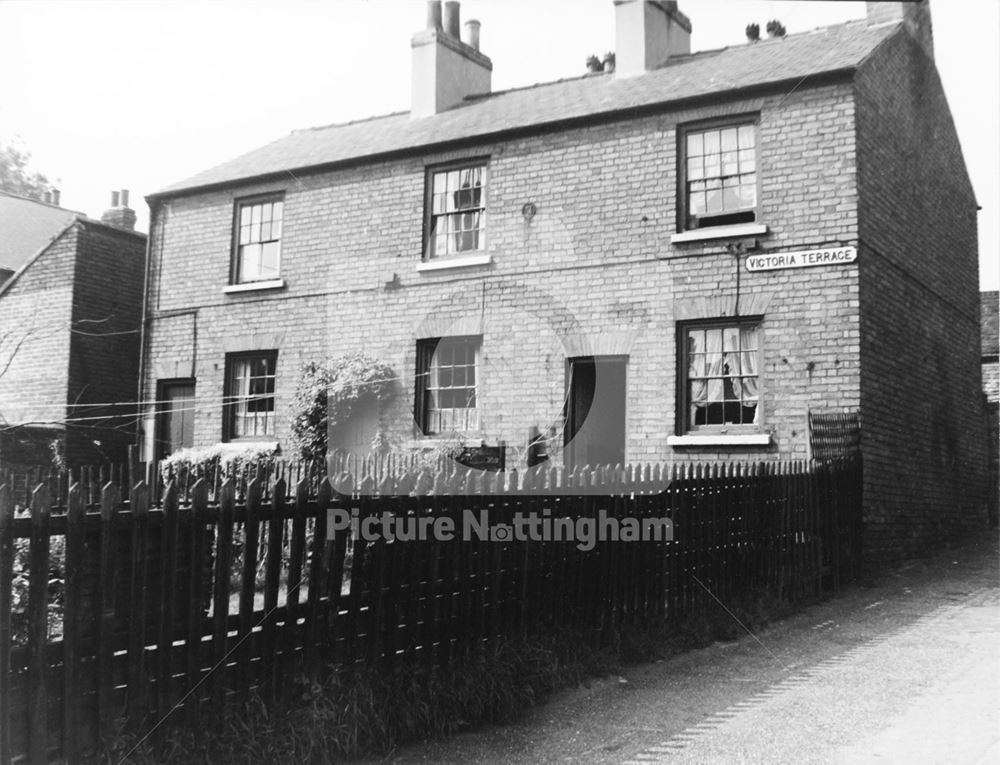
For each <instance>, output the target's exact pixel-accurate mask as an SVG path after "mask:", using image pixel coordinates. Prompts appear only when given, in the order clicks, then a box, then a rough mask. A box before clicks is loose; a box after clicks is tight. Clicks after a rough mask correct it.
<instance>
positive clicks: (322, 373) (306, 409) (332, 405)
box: [291, 353, 393, 460]
mask: <svg viewBox="0 0 1000 765" xmlns="http://www.w3.org/2000/svg"><path fill="white" fill-rule="evenodd" d="M392 379H393V371H392V368H391V367H390V366H389V365H387V364H385V363H384V362H382V361H379V360H378V359H375V358H373V357H371V356H369V355H367V354H365V353H352V354H348V355H346V356H340V357H338V358H335V359H331V360H330V361H328V362H326V363H315V362H312V363H309V364H306V365H305V366H304V367H303V368H302V374H301V375H300V377H299V381H298V383H297V384H296V386H295V395H294V398H293V399H292V405H291V408H292V439H293V441H294V442H295V445H296V447H297V448H298V450H299V453H300V454H301V456H302V458H303V459H313V460H316V459H323V458H324V457H325V456H326V449H327V430H328V429H329V428H331V427H336V426H338V425H342V424H344V423H345V422H347V420H349V419H350V417H351V415H352V414H353V413H354V412H355V410H356V409H357V407H358V405H359V404H360V403H361V402H363V401H368V400H372V399H374V400H377V401H384V400H386V399H387V398H388V397H389V396H390V395H392V388H393V385H392Z"/></svg>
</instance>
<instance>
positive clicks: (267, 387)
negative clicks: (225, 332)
mask: <svg viewBox="0 0 1000 765" xmlns="http://www.w3.org/2000/svg"><path fill="white" fill-rule="evenodd" d="M277 363H278V353H277V351H261V352H258V353H241V354H230V355H228V356H226V389H225V398H224V399H223V403H224V409H225V411H224V415H225V417H224V433H223V438H224V439H225V440H226V441H231V440H234V439H240V438H270V437H273V436H274V376H275V375H274V372H275V368H276V366H277Z"/></svg>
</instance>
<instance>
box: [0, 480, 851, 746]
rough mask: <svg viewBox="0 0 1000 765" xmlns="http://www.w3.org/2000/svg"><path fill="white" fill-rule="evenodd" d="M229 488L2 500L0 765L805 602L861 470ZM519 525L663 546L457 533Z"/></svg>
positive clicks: (46, 491) (6, 495)
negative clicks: (653, 523)
mask: <svg viewBox="0 0 1000 765" xmlns="http://www.w3.org/2000/svg"><path fill="white" fill-rule="evenodd" d="M245 477H248V478H249V480H244V481H241V480H236V479H237V477H234V476H229V477H227V478H225V480H219V481H217V482H216V483H215V484H214V485H211V484H210V483H209V482H208V481H206V480H205V479H204V478H200V479H198V480H196V481H195V482H193V483H184V482H183V481H181V480H176V481H172V482H169V483H168V484H167V485H166V487H164V489H163V491H162V496H161V498H160V502H159V503H158V504H154V503H153V502H151V494H152V495H153V497H154V498H155V496H156V495H157V494H159V490H158V489H157V488H156V487H154V488H153V489H152V491H151V490H150V487H148V486H147V485H146V483H145V482H144V481H139V482H137V483H136V484H135V485H134V486H133V487H132V488H131V490H130V491H128V493H127V496H123V492H122V491H121V489H120V487H119V483H116V482H114V481H108V482H107V483H106V484H105V486H104V487H103V488H102V489H101V490H100V492H95V491H92V490H91V486H90V485H89V484H85V483H84V482H82V481H79V480H78V481H76V482H74V483H72V484H71V485H69V487H68V488H66V490H65V495H64V499H65V501H64V502H62V503H60V504H55V508H54V507H53V506H54V498H53V494H52V491H51V489H50V486H49V484H48V483H42V484H40V485H39V486H38V487H36V488H35V490H34V491H33V492H32V493H31V495H30V508H29V509H25V510H21V511H19V512H15V505H16V504H18V503H17V502H15V493H16V492H15V491H14V489H13V487H12V486H11V485H9V484H8V483H4V484H2V485H0V763H2V765H7V764H8V763H10V762H11V761H12V758H21V757H25V758H26V759H27V761H28V762H31V763H42V762H46V761H48V759H49V758H50V757H62V758H65V759H67V760H69V761H76V760H77V759H79V756H80V753H81V752H88V751H94V750H95V749H96V748H98V747H99V746H100V745H101V743H102V741H106V740H107V738H108V737H109V736H112V735H115V734H116V732H118V731H121V730H127V731H130V732H132V733H136V734H142V733H144V732H146V731H148V730H150V728H151V727H152V726H154V725H156V724H157V723H158V722H160V721H162V720H163V719H164V718H166V717H167V716H168V715H169V716H170V720H168V723H169V724H175V723H177V722H180V721H182V720H186V721H189V722H197V721H198V720H199V719H201V718H202V717H203V716H206V715H210V714H212V715H214V714H216V713H217V712H218V710H219V709H220V708H222V706H224V705H225V704H229V703H233V702H238V701H241V700H244V699H246V698H248V697H249V695H250V694H251V693H252V692H257V693H262V694H265V695H266V696H274V695H276V694H277V693H278V692H279V689H280V687H281V682H280V679H281V678H285V677H289V676H291V674H290V673H302V674H305V675H307V676H318V675H320V674H321V673H323V672H324V671H326V670H327V668H329V667H344V668H346V667H351V666H356V665H361V664H366V665H386V664H390V663H392V662H396V661H399V660H401V659H403V658H406V659H408V660H413V661H420V662H426V663H427V664H428V665H446V664H448V663H449V662H451V661H452V660H453V659H454V658H455V657H456V656H457V655H460V654H466V653H469V652H475V651H480V650H482V649H483V648H484V647H485V646H487V645H488V644H490V643H491V641H494V640H496V639H497V638H500V637H501V636H510V635H518V636H533V635H539V634H544V633H546V632H548V631H550V630H555V629H565V628H573V629H574V630H577V631H579V632H581V633H584V634H590V635H591V636H592V639H593V640H594V641H595V642H599V643H609V642H614V641H616V640H618V639H619V638H620V637H621V635H622V634H624V633H625V631H627V630H630V629H634V628H637V627H640V626H642V625H646V624H651V623H654V622H659V621H662V620H664V619H666V620H673V619H678V618H681V617H683V616H684V615H685V614H688V613H690V612H691V611H692V610H693V609H697V608H699V607H704V606H707V605H708V604H709V603H710V600H711V599H712V598H718V599H720V600H721V601H723V602H732V601H734V600H735V599H738V598H740V597H741V596H743V595H744V594H746V593H748V592H750V591H753V590H763V589H767V590H770V591H772V592H774V593H776V594H778V595H779V596H781V597H785V598H788V599H791V600H797V599H810V598H814V597H816V596H817V595H819V594H820V593H821V592H823V591H828V590H832V589H836V588H837V587H839V586H841V585H842V584H843V583H844V582H846V581H848V580H850V579H851V578H852V577H853V576H854V574H855V571H856V567H857V565H858V563H859V558H858V555H859V550H860V544H859V541H860V513H861V511H860V490H861V489H860V487H861V477H860V465H859V464H858V463H857V462H855V461H843V462H840V463H835V464H834V463H830V464H822V465H816V464H808V463H803V462H799V463H783V464H757V465H712V466H702V465H698V466H685V467H672V468H663V467H659V466H657V467H655V468H651V467H649V466H644V467H642V468H638V467H636V468H628V469H621V468H617V469H615V468H603V469H595V470H589V469H587V470H580V471H575V472H574V473H572V474H570V475H565V474H561V473H558V472H545V471H533V472H531V473H529V474H527V475H521V476H518V474H517V473H516V472H512V473H509V474H485V475H475V474H464V473H461V472H459V473H452V474H440V475H438V476H434V477H433V478H428V479H426V480H418V479H415V478H412V477H411V478H406V477H400V478H394V477H392V476H391V475H389V474H388V473H385V474H383V475H382V478H381V483H379V484H377V485H375V482H374V478H373V477H368V478H366V479H363V480H362V481H360V482H354V481H349V480H342V481H341V482H339V483H337V485H336V487H335V486H334V485H333V483H334V482H331V481H330V480H327V479H326V478H325V477H322V476H319V475H316V474H315V473H314V472H311V471H308V470H303V471H299V472H297V473H291V472H285V473H281V472H280V471H279V473H278V474H277V476H276V478H277V479H276V480H273V481H271V480H269V479H271V478H274V477H275V474H269V473H261V474H258V475H253V474H246V476H245ZM288 478H297V480H296V481H294V482H291V481H289V480H287V479H288ZM359 484H360V485H359ZM22 498H23V495H22ZM351 513H353V514H354V515H353V517H354V519H355V520H356V521H357V522H358V524H359V527H361V528H363V526H361V524H362V523H363V522H364V521H365V519H372V522H373V523H377V522H378V521H379V520H380V519H382V518H390V519H400V520H402V519H408V520H407V522H409V523H410V524H411V526H410V528H412V529H416V528H417V527H418V524H419V521H420V520H421V519H423V520H424V521H426V522H427V523H428V524H429V523H432V522H434V521H435V519H438V521H439V522H441V521H440V519H448V520H449V521H450V522H451V523H452V524H453V526H454V528H455V529H456V530H457V531H458V532H459V533H456V534H455V535H454V536H453V538H447V537H446V536H442V537H440V538H435V537H434V536H433V535H432V536H430V538H426V539H419V540H418V539H406V538H405V534H404V535H402V536H400V538H397V539H395V540H393V539H387V538H386V537H385V536H383V535H375V536H373V537H372V538H370V539H365V538H361V537H358V536H355V535H354V534H352V533H351V531H350V530H348V531H337V532H336V533H334V532H335V530H334V523H335V522H339V521H340V520H342V519H343V518H344V517H345V516H347V515H349V514H351ZM602 513H603V515H602ZM484 514H485V515H484ZM519 517H520V518H537V519H550V520H552V521H553V522H554V521H556V520H557V519H563V520H564V521H565V524H569V525H574V528H576V527H577V526H576V524H587V523H593V524H595V527H596V524H597V523H598V522H599V519H600V518H602V517H607V518H613V519H617V520H623V519H626V518H634V519H637V522H641V521H642V520H643V519H661V518H666V519H669V520H670V522H671V523H672V527H673V539H672V540H669V539H663V538H658V539H651V540H648V541H629V540H628V539H622V538H619V539H618V540H606V541H598V542H597V543H596V544H595V545H594V546H593V547H592V549H588V548H587V545H585V544H582V545H581V544H578V543H577V541H573V540H564V541H553V540H545V541H540V540H538V539H533V538H527V539H520V538H515V537H514V536H513V535H510V536H508V537H507V538H501V535H500V534H496V535H494V536H493V537H492V538H478V537H475V536H472V537H470V538H467V539H463V534H461V533H460V532H461V530H462V529H463V528H467V527H468V524H469V522H470V518H473V519H475V518H479V519H482V518H487V519H488V522H489V524H491V526H492V528H494V529H496V528H500V527H498V526H496V524H498V523H503V524H507V525H508V526H509V527H511V528H513V526H514V523H515V521H516V519H517V518H519ZM404 528H405V527H404ZM563 528H568V525H564V527H563ZM581 528H582V526H581Z"/></svg>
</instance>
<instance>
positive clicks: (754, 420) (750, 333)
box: [679, 319, 761, 432]
mask: <svg viewBox="0 0 1000 765" xmlns="http://www.w3.org/2000/svg"><path fill="white" fill-rule="evenodd" d="M679 339H680V348H681V354H682V358H681V360H680V365H679V369H680V370H681V372H680V374H681V391H680V393H681V400H682V406H683V409H682V411H683V412H684V416H683V422H682V426H683V427H682V432H691V431H697V430H702V429H705V430H718V429H723V428H724V429H729V428H732V427H737V428H747V429H749V428H755V429H756V428H758V427H759V426H760V424H761V423H760V407H759V406H758V403H759V391H760V372H759V369H760V363H759V354H760V320H759V319H754V320H727V321H719V322H711V323H698V324H685V325H682V326H681V328H680V338H679Z"/></svg>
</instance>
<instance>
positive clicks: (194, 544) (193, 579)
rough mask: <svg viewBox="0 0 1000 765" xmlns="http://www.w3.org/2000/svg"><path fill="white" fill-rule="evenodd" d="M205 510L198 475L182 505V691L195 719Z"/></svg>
mask: <svg viewBox="0 0 1000 765" xmlns="http://www.w3.org/2000/svg"><path fill="white" fill-rule="evenodd" d="M207 512H208V484H207V483H205V479H204V478H199V479H198V480H197V481H195V483H194V485H193V486H191V487H190V505H187V506H185V507H184V513H183V522H184V524H185V526H186V532H187V536H188V539H187V550H188V552H189V554H188V566H189V568H190V571H189V572H188V576H189V577H190V580H189V586H188V591H187V608H186V609H185V610H186V611H187V639H186V641H185V645H186V646H187V667H186V668H185V669H186V672H187V681H186V683H185V687H186V691H185V693H187V694H190V695H189V696H188V697H187V700H186V701H185V702H184V704H185V707H187V718H188V719H189V720H191V721H193V722H196V721H197V720H198V719H199V717H200V715H201V693H200V692H198V691H195V687H196V686H197V685H198V683H200V682H201V656H200V653H201V652H200V651H199V650H197V649H196V646H197V647H200V646H201V636H202V618H203V614H204V612H205V610H206V609H205V606H206V601H207V593H206V591H205V586H204V583H205V581H206V579H205V574H206V571H205V567H206V560H205V543H206V541H207V539H206V531H205V517H206V514H207Z"/></svg>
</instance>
